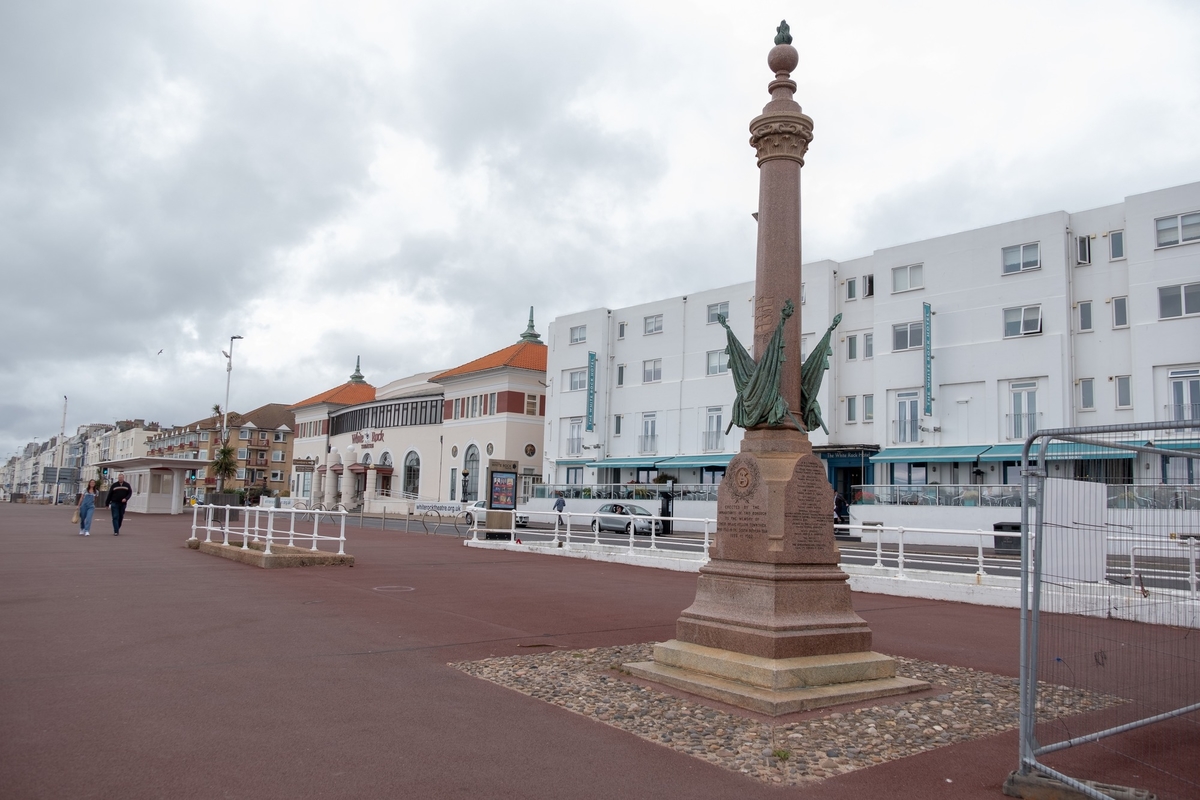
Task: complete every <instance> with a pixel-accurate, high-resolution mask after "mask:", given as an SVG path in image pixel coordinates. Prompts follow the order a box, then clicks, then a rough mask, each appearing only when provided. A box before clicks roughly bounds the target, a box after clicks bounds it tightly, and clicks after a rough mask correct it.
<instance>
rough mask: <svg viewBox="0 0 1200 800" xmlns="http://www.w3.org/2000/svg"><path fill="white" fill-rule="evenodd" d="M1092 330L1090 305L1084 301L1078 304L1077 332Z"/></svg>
mask: <svg viewBox="0 0 1200 800" xmlns="http://www.w3.org/2000/svg"><path fill="white" fill-rule="evenodd" d="M1091 329H1092V304H1091V302H1090V301H1086V302H1083V303H1080V304H1079V330H1081V331H1090V330H1091Z"/></svg>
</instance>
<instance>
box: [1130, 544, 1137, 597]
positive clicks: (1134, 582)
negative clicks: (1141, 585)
mask: <svg viewBox="0 0 1200 800" xmlns="http://www.w3.org/2000/svg"><path fill="white" fill-rule="evenodd" d="M1136 553H1137V545H1133V546H1132V547H1130V548H1129V588H1130V589H1132V588H1133V587H1134V586H1135V585H1137V564H1136V563H1135V554H1136Z"/></svg>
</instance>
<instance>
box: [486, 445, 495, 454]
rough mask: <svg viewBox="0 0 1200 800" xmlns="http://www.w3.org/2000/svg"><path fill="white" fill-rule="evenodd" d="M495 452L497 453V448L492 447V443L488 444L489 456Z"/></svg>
mask: <svg viewBox="0 0 1200 800" xmlns="http://www.w3.org/2000/svg"><path fill="white" fill-rule="evenodd" d="M494 452H496V448H495V447H493V446H492V443H491V442H488V446H487V454H488V455H489V456H490V455H491V454H492V453H494Z"/></svg>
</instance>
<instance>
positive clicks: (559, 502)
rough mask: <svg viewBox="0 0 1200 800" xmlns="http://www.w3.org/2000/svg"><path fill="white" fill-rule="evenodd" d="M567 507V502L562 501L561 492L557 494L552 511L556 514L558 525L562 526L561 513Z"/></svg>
mask: <svg viewBox="0 0 1200 800" xmlns="http://www.w3.org/2000/svg"><path fill="white" fill-rule="evenodd" d="M566 507H567V501H566V500H563V496H562V492H559V493H558V498H557V499H556V500H555V501H554V510H555V511H557V512H558V524H559V525H562V524H563V519H562V512H563V509H564V508H566Z"/></svg>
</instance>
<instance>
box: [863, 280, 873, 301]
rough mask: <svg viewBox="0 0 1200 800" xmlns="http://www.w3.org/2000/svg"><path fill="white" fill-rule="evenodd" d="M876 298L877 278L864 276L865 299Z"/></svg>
mask: <svg viewBox="0 0 1200 800" xmlns="http://www.w3.org/2000/svg"><path fill="white" fill-rule="evenodd" d="M874 296H875V276H874V275H863V297H874Z"/></svg>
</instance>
